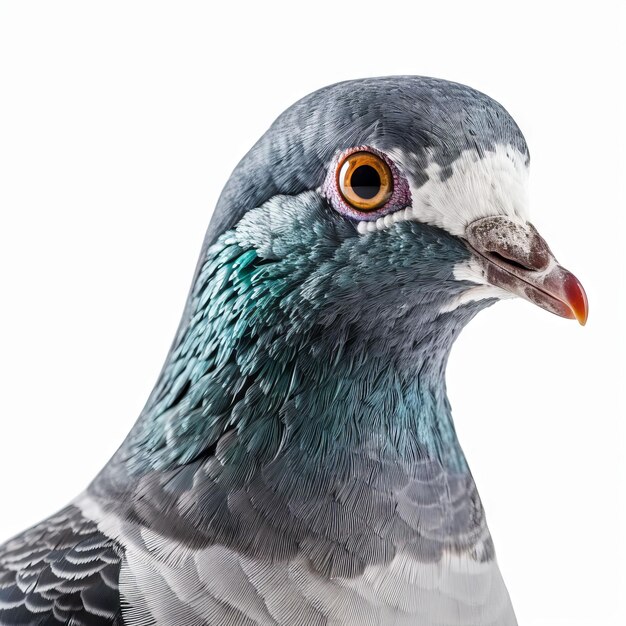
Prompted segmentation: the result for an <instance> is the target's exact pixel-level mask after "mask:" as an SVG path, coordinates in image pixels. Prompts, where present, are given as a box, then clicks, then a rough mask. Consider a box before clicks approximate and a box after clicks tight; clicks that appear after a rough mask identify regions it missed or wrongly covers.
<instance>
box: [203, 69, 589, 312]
mask: <svg viewBox="0 0 626 626" xmlns="http://www.w3.org/2000/svg"><path fill="white" fill-rule="evenodd" d="M528 165H529V154H528V149H527V146H526V142H525V140H524V137H523V135H522V133H521V131H520V130H519V128H518V127H517V125H516V123H515V122H514V121H513V119H512V118H511V116H510V115H509V114H508V113H507V112H506V110H505V109H504V108H503V107H502V106H501V105H500V104H498V103H497V102H495V101H494V100H492V99H491V98H489V97H488V96H486V95H484V94H482V93H480V92H478V91H476V90H474V89H471V88H469V87H466V86H464V85H459V84H455V83H451V82H448V81H443V80H436V79H430V78H421V77H407V76H404V77H395V78H381V79H366V80H360V81H350V82H346V83H340V84H337V85H333V86H330V87H327V88H325V89H322V90H320V91H318V92H315V93H313V94H311V95H309V96H308V97H306V98H304V99H303V100H301V101H300V102H298V103H296V104H295V105H294V106H292V107H291V108H290V109H288V110H287V111H286V112H285V113H283V115H281V116H280V117H279V118H278V120H277V121H276V122H275V123H274V124H273V126H272V127H271V128H270V130H269V131H268V132H267V133H266V134H265V135H264V136H263V137H262V138H261V140H260V141H259V142H258V143H257V145H256V146H255V147H254V148H253V149H252V150H251V151H250V153H249V154H248V155H247V156H246V157H245V158H244V159H243V161H242V162H241V163H240V164H239V166H238V167H237V169H236V170H235V171H234V173H233V175H232V177H231V179H230V181H229V182H228V184H227V185H226V188H225V190H224V192H223V194H222V197H221V198H220V201H219V203H218V207H217V210H216V213H215V216H214V218H213V222H212V224H211V228H210V229H209V234H208V239H209V240H212V239H213V238H214V237H215V236H216V234H217V233H220V232H223V231H225V230H228V229H230V228H235V229H236V230H237V231H238V232H239V233H240V236H242V237H244V238H245V239H246V244H247V245H250V246H252V247H254V248H256V249H257V250H259V251H260V253H261V255H262V256H264V257H266V258H273V259H277V258H278V257H280V256H281V255H288V254H289V246H290V245H291V246H292V247H293V250H294V251H295V249H296V248H297V247H298V246H299V245H301V244H302V243H304V241H305V240H306V245H307V246H310V247H311V253H312V251H313V249H315V248H319V249H325V250H326V251H330V250H331V249H332V250H333V251H334V253H336V254H337V255H338V256H341V257H342V260H341V263H342V266H344V267H345V266H346V265H347V266H348V267H349V268H350V269H351V270H352V273H351V278H352V284H353V286H354V287H355V293H354V294H352V296H351V297H350V296H349V294H348V293H347V290H348V289H347V286H346V285H343V286H342V288H341V289H340V291H342V293H343V296H344V297H347V298H348V299H349V300H350V299H351V298H355V299H357V300H359V299H363V298H364V297H367V301H368V302H371V306H366V307H365V308H366V309H369V308H376V307H379V311H380V312H381V313H383V312H386V313H390V311H388V310H387V309H388V307H387V306H386V305H389V306H391V307H392V308H394V307H397V306H399V304H400V303H399V302H398V298H400V299H402V295H400V294H401V292H402V290H403V289H404V288H406V289H410V285H411V281H414V282H415V286H416V287H417V288H418V289H416V293H415V294H412V295H416V296H417V297H418V298H419V299H421V300H422V302H421V304H423V305H426V302H424V301H423V300H425V299H428V298H432V299H433V300H436V301H437V302H436V304H437V305H439V306H440V308H441V310H442V311H448V310H451V309H453V308H456V307H457V306H459V305H461V304H463V303H467V302H478V301H481V300H490V301H493V300H494V299H499V298H505V297H510V296H511V295H518V296H522V297H523V298H526V299H528V300H530V301H531V302H534V303H535V304H538V305H539V306H541V307H543V308H545V309H547V310H549V311H551V312H553V313H556V314H558V315H561V316H563V317H568V318H576V319H578V320H579V321H580V322H581V323H584V322H585V320H586V315H587V304H586V298H585V294H584V291H583V290H582V287H581V286H580V284H579V282H578V281H577V280H576V279H575V278H574V277H573V276H572V275H571V274H570V273H569V272H567V271H566V270H564V269H563V268H561V267H560V266H558V264H557V262H556V260H555V258H554V256H553V255H552V253H551V251H550V249H549V247H548V245H547V244H546V242H545V241H544V240H543V239H542V237H541V236H540V235H539V233H538V232H537V230H536V229H535V228H534V227H533V226H532V224H531V223H530V222H529V220H528V198H527V179H528ZM307 192H309V193H307ZM301 194H302V195H301ZM285 195H287V196H290V198H284V197H283V196H285ZM298 196H299V197H298ZM296 197H298V199H296ZM266 203H267V204H266ZM428 227H432V228H428ZM433 229H436V230H433ZM307 230H308V231H309V232H308V233H307V232H306V231H307ZM433 241H436V243H433ZM298 253H299V254H302V255H303V256H306V252H305V251H304V250H303V249H302V248H298ZM444 268H445V269H444ZM446 270H447V271H448V273H447V274H446ZM425 283H428V284H429V286H428V288H425V287H426V286H425ZM327 287H329V285H327ZM372 291H373V292H374V293H371V292H372ZM394 292H395V294H394ZM418 292H419V293H418ZM436 292H439V293H438V294H437V295H436V296H435V293H436ZM326 295H327V297H330V296H331V294H330V293H327V294H326ZM376 296H378V297H376ZM404 296H405V297H407V298H409V300H410V296H409V294H408V293H406V292H404ZM372 298H373V300H372ZM338 304H340V303H335V306H336V305H338ZM346 304H347V305H348V306H349V305H350V303H349V302H348V303H346ZM406 304H407V305H410V302H407V303H406Z"/></svg>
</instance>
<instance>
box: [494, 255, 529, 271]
mask: <svg viewBox="0 0 626 626" xmlns="http://www.w3.org/2000/svg"><path fill="white" fill-rule="evenodd" d="M489 254H490V255H491V256H492V257H494V258H496V259H497V260H498V261H500V262H501V263H502V264H504V265H511V266H513V267H516V268H517V269H520V270H524V271H526V272H536V271H537V270H538V268H536V267H531V266H529V265H524V263H520V262H519V261H515V260H514V259H509V258H508V257H505V256H504V255H503V254H500V253H499V252H495V251H494V250H490V251H489Z"/></svg>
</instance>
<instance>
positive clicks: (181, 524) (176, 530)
mask: <svg viewBox="0 0 626 626" xmlns="http://www.w3.org/2000/svg"><path fill="white" fill-rule="evenodd" d="M528 166H529V153H528V148H527V145H526V142H525V140H524V137H523V135H522V133H521V131H520V129H519V128H518V126H517V125H516V123H515V122H514V121H513V119H512V118H511V116H510V115H509V114H508V113H507V111H506V110H505V109H504V108H503V107H502V106H501V105H500V104H499V103H498V102H496V101H494V100H493V99H491V98H490V97H488V96H486V95H484V94H483V93H481V92H479V91H476V90H474V89H472V88H470V87H467V86H464V85H461V84H457V83H453V82H448V81H446V80H441V79H434V78H425V77H419V76H394V77H382V78H368V79H361V80H353V81H348V82H343V83H338V84H335V85H331V86H328V87H325V88H323V89H320V90H319V91H316V92H314V93H312V94H310V95H308V96H306V97H305V98H303V99H302V100H300V101H298V102H297V103H295V104H294V105H293V106H291V107H290V108H289V109H287V110H286V111H285V112H284V113H283V114H282V115H280V116H279V117H278V118H277V120H276V121H275V122H274V123H273V124H272V126H271V127H270V128H269V130H268V131H267V132H266V133H265V134H264V135H263V136H262V137H261V138H260V140H259V141H258V142H257V143H256V144H255V145H254V146H253V147H252V149H251V150H250V152H248V154H247V155H246V156H245V157H244V158H243V160H242V161H241V162H240V163H239V164H238V165H237V166H236V168H235V170H234V171H233V173H232V175H231V177H230V179H229V180H228V182H227V183H226V186H225V188H224V190H223V192H222V194H221V196H220V198H219V200H218V203H217V206H216V209H215V211H214V214H213V216H212V219H211V222H210V224H209V228H208V231H207V234H206V238H205V241H204V245H203V247H202V251H201V254H200V259H199V262H198V265H197V268H196V271H195V276H194V279H193V283H192V287H191V291H190V294H189V297H188V300H187V303H186V306H185V309H184V313H183V317H182V321H181V324H180V326H179V329H178V331H177V334H176V337H175V340H174V342H173V344H172V347H171V350H170V352H169V354H168V356H167V358H166V362H165V365H164V367H163V369H162V371H161V373H160V375H159V378H158V380H157V382H156V385H155V387H154V390H153V391H152V393H151V395H150V397H149V399H148V401H147V403H146V406H145V408H144V409H143V411H142V413H141V415H140V416H139V418H138V420H137V422H136V423H135V424H134V426H133V427H132V429H131V431H130V433H129V435H128V436H127V438H126V439H125V441H124V442H123V443H122V445H121V447H120V448H119V449H118V450H117V452H116V453H115V454H114V456H113V457H112V458H111V460H110V461H109V462H108V464H107V465H106V466H105V467H104V469H103V470H102V471H101V472H100V474H99V475H98V476H97V477H96V478H95V479H94V480H93V482H91V483H90V485H89V487H88V488H87V489H86V490H85V491H84V492H83V493H82V494H80V495H79V496H78V497H77V498H75V499H74V500H73V501H72V502H71V503H70V504H68V505H67V506H66V507H65V508H63V509H62V510H60V511H59V512H58V513H56V514H55V515H53V516H52V517H49V518H48V519H46V520H45V521H43V522H41V523H39V524H38V525H36V526H34V527H33V528H31V529H30V530H27V531H25V532H24V533H22V534H20V535H18V536H17V537H15V538H13V539H11V540H9V541H8V542H7V543H5V544H4V545H3V546H2V547H0V624H33V625H42V624H45V625H54V624H72V625H74V626H77V625H96V626H98V625H101V624H102V625H104V624H114V625H116V626H121V625H127V626H152V625H185V626H202V625H207V626H270V625H271V626H326V625H328V626H330V625H333V626H355V625H358V626H392V625H393V626H404V625H406V626H409V625H411V626H512V625H514V624H516V618H515V615H514V611H513V608H512V605H511V601H510V598H509V594H508V592H507V589H506V587H505V584H504V582H503V580H502V576H501V574H500V571H499V569H498V565H497V560H496V557H495V551H494V545H493V542H492V540H491V536H490V534H489V530H488V527H487V523H486V519H485V512H484V509H483V506H482V504H481V500H480V497H479V495H478V492H477V489H476V485H475V483H474V480H473V478H472V475H471V472H470V469H469V466H468V462H467V460H466V458H465V456H464V454H463V451H462V449H461V447H460V444H459V441H458V439H457V435H456V433H455V428H454V424H453V420H452V414H451V407H450V403H449V401H448V398H447V394H446V382H445V371H446V364H447V361H448V356H449V354H450V350H451V348H452V345H453V343H454V341H455V339H456V338H457V336H458V335H459V333H460V332H461V330H462V329H463V327H464V326H465V325H466V324H467V323H468V322H469V321H470V320H471V319H472V318H473V317H474V316H475V315H476V314H477V313H478V312H479V311H481V310H483V309H485V308H486V307H488V306H490V305H492V304H494V303H495V302H497V301H498V300H500V299H504V298H509V297H514V296H519V297H521V298H523V299H525V300H528V301H530V302H531V303H533V304H535V305H537V306H539V307H541V308H543V309H545V310H547V311H549V312H551V313H554V314H556V315H558V316H561V317H563V318H568V319H576V320H578V321H579V322H580V323H581V324H584V323H585V321H586V319H587V315H588V304H587V298H586V295H585V292H584V290H583V287H582V285H581V283H580V282H579V281H578V279H577V278H575V276H574V275H573V274H572V273H570V272H569V271H568V270H566V269H565V268H563V267H562V266H561V265H559V264H558V262H557V261H556V259H555V256H554V255H553V253H552V252H551V250H550V248H549V247H548V244H547V243H546V242H545V240H544V239H543V238H542V237H541V235H540V234H539V232H538V231H537V230H536V228H535V227H534V226H533V225H532V223H531V222H529V220H528V193H527V180H528Z"/></svg>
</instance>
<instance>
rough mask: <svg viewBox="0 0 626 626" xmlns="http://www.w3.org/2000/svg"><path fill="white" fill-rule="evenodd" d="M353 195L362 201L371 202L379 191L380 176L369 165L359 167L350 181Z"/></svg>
mask: <svg viewBox="0 0 626 626" xmlns="http://www.w3.org/2000/svg"><path fill="white" fill-rule="evenodd" d="M350 186H351V187H352V190H353V191H354V193H355V194H356V195H357V196H359V198H363V199H364V200H371V199H372V198H373V197H374V196H375V195H376V194H377V193H378V192H379V191H380V175H379V174H378V172H377V171H376V170H375V169H374V168H373V167H372V166H371V165H359V167H357V168H356V169H355V170H354V172H352V178H351V180H350Z"/></svg>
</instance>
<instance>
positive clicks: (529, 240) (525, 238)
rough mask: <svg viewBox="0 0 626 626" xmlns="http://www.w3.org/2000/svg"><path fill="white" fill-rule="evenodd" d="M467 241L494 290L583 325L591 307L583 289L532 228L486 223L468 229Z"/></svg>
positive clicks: (496, 220) (502, 220) (497, 219)
mask: <svg viewBox="0 0 626 626" xmlns="http://www.w3.org/2000/svg"><path fill="white" fill-rule="evenodd" d="M465 236H466V239H467V243H468V244H469V247H470V249H471V251H472V252H473V253H474V254H475V256H476V257H477V260H478V262H479V263H480V264H481V265H482V267H483V269H484V271H485V276H486V278H487V280H488V282H489V283H490V284H492V285H495V286H497V287H501V288H502V289H505V290H506V291H510V292H511V293H514V294H516V295H518V296H521V297H522V298H525V299H526V300H529V301H530V302H533V303H534V304H536V305H537V306H540V307H541V308H542V309H546V311H550V312H551V313H555V314H556V315H560V316H561V317H566V318H568V319H576V320H578V322H579V323H580V324H581V325H582V326H584V325H585V323H586V321H587V316H588V314H589V305H588V303H587V294H585V290H584V289H583V286H582V285H581V284H580V281H579V280H578V279H577V278H576V276H574V274H572V273H571V272H569V271H568V270H566V269H565V268H564V267H561V266H560V265H559V264H558V263H557V260H556V259H555V258H554V255H553V254H552V252H551V250H550V248H549V247H548V244H547V243H546V242H545V241H544V239H543V238H542V237H541V235H540V234H539V233H538V232H537V230H536V228H535V227H534V226H533V225H532V224H529V223H526V224H524V223H521V222H517V221H514V220H513V219H511V218H509V217H504V216H494V217H484V218H481V219H478V220H476V221H474V222H472V223H471V224H469V226H468V227H467V229H466V231H465Z"/></svg>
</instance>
